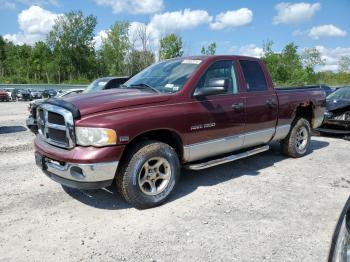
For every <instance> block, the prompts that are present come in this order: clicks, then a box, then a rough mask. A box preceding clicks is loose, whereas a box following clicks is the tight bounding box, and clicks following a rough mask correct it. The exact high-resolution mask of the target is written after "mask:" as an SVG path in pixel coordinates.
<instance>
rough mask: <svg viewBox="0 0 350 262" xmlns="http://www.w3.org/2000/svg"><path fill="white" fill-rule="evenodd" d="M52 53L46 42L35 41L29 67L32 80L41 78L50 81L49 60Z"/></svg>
mask: <svg viewBox="0 0 350 262" xmlns="http://www.w3.org/2000/svg"><path fill="white" fill-rule="evenodd" d="M51 57H52V53H51V50H50V49H49V47H48V46H47V45H46V43H44V42H42V41H39V42H37V43H35V45H34V47H33V51H32V59H31V68H32V73H33V75H34V81H40V80H43V81H44V82H46V83H50V75H49V69H50V65H49V64H50V61H51Z"/></svg>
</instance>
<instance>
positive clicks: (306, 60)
mask: <svg viewBox="0 0 350 262" xmlns="http://www.w3.org/2000/svg"><path fill="white" fill-rule="evenodd" d="M301 58H302V61H303V64H304V65H305V66H306V68H309V69H310V70H314V67H315V66H317V65H324V61H323V60H322V58H321V53H320V51H318V50H317V48H315V47H313V48H306V49H305V50H304V51H303V53H302V55H301Z"/></svg>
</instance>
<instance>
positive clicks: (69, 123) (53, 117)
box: [36, 104, 75, 148]
mask: <svg viewBox="0 0 350 262" xmlns="http://www.w3.org/2000/svg"><path fill="white" fill-rule="evenodd" d="M36 115H37V123H38V130H39V135H40V137H41V138H42V139H43V140H44V141H46V142H47V143H49V144H52V145H55V146H58V147H63V148H72V147H74V146H75V137H74V121H73V115H72V113H71V112H70V111H68V110H66V109H64V108H62V107H59V106H55V105H51V104H42V105H40V106H39V107H38V108H37V114H36Z"/></svg>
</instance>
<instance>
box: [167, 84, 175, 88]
mask: <svg viewBox="0 0 350 262" xmlns="http://www.w3.org/2000/svg"><path fill="white" fill-rule="evenodd" d="M165 87H166V88H173V87H174V84H166V85H165Z"/></svg>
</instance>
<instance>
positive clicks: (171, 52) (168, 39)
mask: <svg viewBox="0 0 350 262" xmlns="http://www.w3.org/2000/svg"><path fill="white" fill-rule="evenodd" d="M159 46H160V47H159V59H160V60H164V59H170V58H174V57H179V56H182V55H183V50H182V38H181V37H180V36H177V35H175V34H170V35H166V36H164V37H163V38H162V39H160V41H159Z"/></svg>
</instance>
